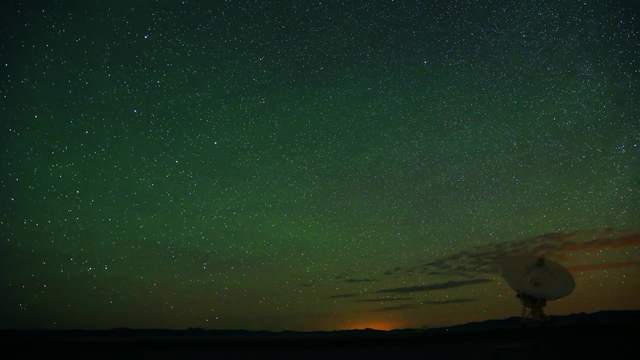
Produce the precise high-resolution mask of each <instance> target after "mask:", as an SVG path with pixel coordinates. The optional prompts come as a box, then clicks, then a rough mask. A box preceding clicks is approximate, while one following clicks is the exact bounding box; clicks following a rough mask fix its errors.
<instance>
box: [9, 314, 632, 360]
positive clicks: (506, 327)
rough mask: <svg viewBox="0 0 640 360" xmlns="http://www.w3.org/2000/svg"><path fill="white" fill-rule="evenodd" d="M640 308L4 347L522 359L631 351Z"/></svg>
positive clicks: (25, 352) (155, 332)
mask: <svg viewBox="0 0 640 360" xmlns="http://www.w3.org/2000/svg"><path fill="white" fill-rule="evenodd" d="M638 330H640V311H602V312H597V313H592V314H573V315H566V316H550V317H549V318H548V319H547V320H546V321H544V322H536V321H523V320H522V319H521V318H519V317H511V318H507V319H502V320H488V321H483V322H477V323H468V324H462V325H457V326H450V327H442V328H433V329H429V328H422V329H397V330H391V331H381V330H374V329H364V330H340V331H310V332H297V331H278V332H274V331H247V330H207V329H201V328H190V329H185V330H163V329H129V328H116V329H111V330H3V331H1V332H0V334H1V337H0V338H1V339H2V340H1V345H2V347H3V348H4V349H5V351H9V352H10V353H16V354H20V355H21V356H25V357H28V358H31V357H34V358H35V357H40V356H41V357H43V358H44V357H48V358H52V357H53V356H55V357H56V358H57V357H58V356H60V357H62V358H69V357H72V358H73V357H86V358H96V357H97V358H100V357H103V358H115V357H118V358H121V357H131V358H140V357H153V358H160V359H162V358H185V357H188V358H221V359H223V358H224V359H234V358H260V359H271V358H273V359H278V358H305V359H325V358H362V359H389V358H433V359H443V358H465V357H467V358H473V359H495V358H505V359H506V358H519V359H522V358H524V359H533V358H541V357H558V356H562V357H570V358H580V357H585V356H586V357H589V358H591V357H594V356H598V355H602V356H605V355H607V354H609V355H610V354H612V353H618V354H623V353H628V352H627V351H632V350H633V349H632V348H633V346H634V344H633V343H632V342H631V341H630V340H629V339H630V335H632V334H637V333H638Z"/></svg>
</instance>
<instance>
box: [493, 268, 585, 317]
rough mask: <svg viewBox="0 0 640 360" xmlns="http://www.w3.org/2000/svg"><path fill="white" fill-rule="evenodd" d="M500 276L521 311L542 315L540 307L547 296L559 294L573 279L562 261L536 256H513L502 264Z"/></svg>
mask: <svg viewBox="0 0 640 360" xmlns="http://www.w3.org/2000/svg"><path fill="white" fill-rule="evenodd" d="M502 276H503V277H504V279H505V280H506V281H507V284H509V286H510V287H511V288H512V289H513V290H514V291H515V292H516V294H517V296H518V298H519V299H520V302H522V307H523V309H522V310H523V311H522V315H523V317H524V318H527V317H530V318H532V319H534V320H542V319H544V318H545V315H544V312H543V311H542V308H543V307H544V306H545V305H546V304H547V301H548V300H557V299H560V298H563V297H565V296H567V295H569V294H571V292H572V291H573V289H574V288H575V287H576V283H575V281H574V280H573V276H571V274H570V273H569V271H567V269H565V268H564V267H563V266H562V265H560V264H558V263H556V262H554V261H551V260H549V259H545V258H544V257H540V256H517V257H513V258H510V259H508V260H507V261H505V262H504V263H503V264H502Z"/></svg>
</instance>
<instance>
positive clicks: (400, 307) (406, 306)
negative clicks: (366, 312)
mask: <svg viewBox="0 0 640 360" xmlns="http://www.w3.org/2000/svg"><path fill="white" fill-rule="evenodd" d="M416 307H418V305H415V304H402V305H395V306H385V307H381V308H376V309H373V310H371V312H387V311H398V310H407V309H413V308H416Z"/></svg>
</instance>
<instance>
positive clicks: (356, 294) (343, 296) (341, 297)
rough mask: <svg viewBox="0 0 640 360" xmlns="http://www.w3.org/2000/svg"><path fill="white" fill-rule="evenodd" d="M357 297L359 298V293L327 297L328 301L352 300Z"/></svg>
mask: <svg viewBox="0 0 640 360" xmlns="http://www.w3.org/2000/svg"><path fill="white" fill-rule="evenodd" d="M357 296H360V294H359V293H347V294H336V295H331V296H329V299H346V298H352V297H357Z"/></svg>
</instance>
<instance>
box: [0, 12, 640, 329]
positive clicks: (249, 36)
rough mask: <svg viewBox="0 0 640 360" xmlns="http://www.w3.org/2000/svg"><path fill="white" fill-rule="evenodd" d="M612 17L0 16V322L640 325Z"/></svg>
mask: <svg viewBox="0 0 640 360" xmlns="http://www.w3.org/2000/svg"><path fill="white" fill-rule="evenodd" d="M632 4H633V1H629V2H626V1H616V0H600V1H588V0H587V1H557V2H556V1H535V0H534V1H503V0H494V1H491V0H487V1H455V0H448V1H399V0H398V1H372V2H360V1H328V0H327V1H302V0H300V1H201V2H199V1H186V0H185V1H153V2H151V1H56V2H53V1H23V2H17V1H3V2H2V5H1V9H0V13H1V15H0V123H1V128H0V151H1V152H0V293H2V294H3V295H2V301H0V328H112V327H132V328H148V327H154V328H187V327H202V328H221V329H229V328H233V329H268V330H282V329H293V330H313V329H326V330H331V329H345V328H365V327H371V328H378V329H390V328H398V327H424V326H428V327H435V326H446V325H450V324H459V323H466V322H470V321H479V320H485V319H493V318H505V317H509V316H514V315H519V313H520V304H519V302H518V301H517V299H516V298H515V296H514V294H513V292H512V291H511V290H510V289H509V288H508V286H507V285H506V283H505V281H504V280H503V279H502V278H501V276H500V274H499V271H498V270H497V269H498V268H497V266H496V264H497V263H498V262H499V261H500V259H502V258H504V257H505V256H509V255H511V254H514V253H521V252H530V253H537V254H545V255H546V256H548V257H549V258H551V259H554V260H555V261H557V262H559V263H561V264H563V265H564V266H565V267H567V268H568V269H569V270H570V271H571V272H572V273H573V275H574V276H575V279H576V289H575V291H574V293H573V294H571V295H570V296H569V297H567V298H565V299H561V300H558V301H554V302H551V303H550V304H549V306H547V308H546V311H547V313H549V314H569V313H576V312H593V311H598V310H612V309H640V11H638V9H636V8H634V7H633V6H632Z"/></svg>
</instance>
